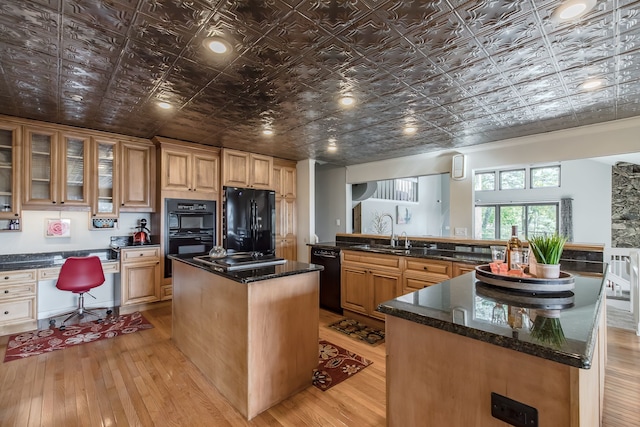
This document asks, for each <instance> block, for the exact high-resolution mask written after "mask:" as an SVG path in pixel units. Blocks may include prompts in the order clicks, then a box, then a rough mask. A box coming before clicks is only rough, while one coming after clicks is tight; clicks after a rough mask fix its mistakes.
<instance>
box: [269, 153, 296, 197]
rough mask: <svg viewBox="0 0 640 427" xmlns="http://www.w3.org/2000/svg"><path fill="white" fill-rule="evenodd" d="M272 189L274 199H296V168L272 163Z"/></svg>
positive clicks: (292, 165) (293, 164)
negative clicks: (274, 195)
mask: <svg viewBox="0 0 640 427" xmlns="http://www.w3.org/2000/svg"><path fill="white" fill-rule="evenodd" d="M273 189H274V190H275V191H276V197H282V198H285V199H295V198H296V166H295V163H292V164H287V165H285V164H280V162H274V165H273Z"/></svg>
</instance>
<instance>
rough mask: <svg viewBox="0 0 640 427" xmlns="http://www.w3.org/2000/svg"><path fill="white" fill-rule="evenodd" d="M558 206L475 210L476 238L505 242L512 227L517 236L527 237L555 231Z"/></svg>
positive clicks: (521, 206) (497, 206) (512, 206)
mask: <svg viewBox="0 0 640 427" xmlns="http://www.w3.org/2000/svg"><path fill="white" fill-rule="evenodd" d="M558 206H559V205H558V203H527V204H509V205H484V206H476V207H475V232H474V237H475V238H476V239H485V240H492V239H499V240H508V239H509V238H510V237H511V226H512V225H517V226H518V235H519V236H520V237H522V236H524V238H525V239H528V238H529V237H530V236H534V235H537V234H543V233H549V234H553V233H557V232H558V229H559V227H558V219H559V215H558V210H559V207H558Z"/></svg>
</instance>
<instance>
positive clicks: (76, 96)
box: [70, 95, 84, 102]
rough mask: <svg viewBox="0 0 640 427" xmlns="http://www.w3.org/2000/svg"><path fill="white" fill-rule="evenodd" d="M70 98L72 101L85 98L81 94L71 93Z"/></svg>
mask: <svg viewBox="0 0 640 427" xmlns="http://www.w3.org/2000/svg"><path fill="white" fill-rule="evenodd" d="M70 98H71V100H72V101H76V102H80V101H82V100H83V99H84V98H83V97H82V96H81V95H71V97H70Z"/></svg>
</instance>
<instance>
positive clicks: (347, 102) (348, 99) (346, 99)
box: [340, 94, 356, 107]
mask: <svg viewBox="0 0 640 427" xmlns="http://www.w3.org/2000/svg"><path fill="white" fill-rule="evenodd" d="M355 102H356V100H355V98H354V97H353V96H352V95H349V94H347V95H344V96H343V97H342V98H340V104H342V105H344V106H345V107H349V106H351V105H353V104H354V103H355Z"/></svg>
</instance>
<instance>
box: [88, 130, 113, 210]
mask: <svg viewBox="0 0 640 427" xmlns="http://www.w3.org/2000/svg"><path fill="white" fill-rule="evenodd" d="M117 144H118V143H117V142H116V141H110V140H106V139H94V140H93V152H94V156H93V165H96V167H95V170H94V171H93V175H92V178H93V181H92V182H93V200H92V204H91V213H92V215H93V216H94V217H100V218H116V217H117V216H118V207H119V197H118V190H119V188H118V179H117V176H118V175H117V171H118V162H117V153H118V150H117V147H118V145H117Z"/></svg>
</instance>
